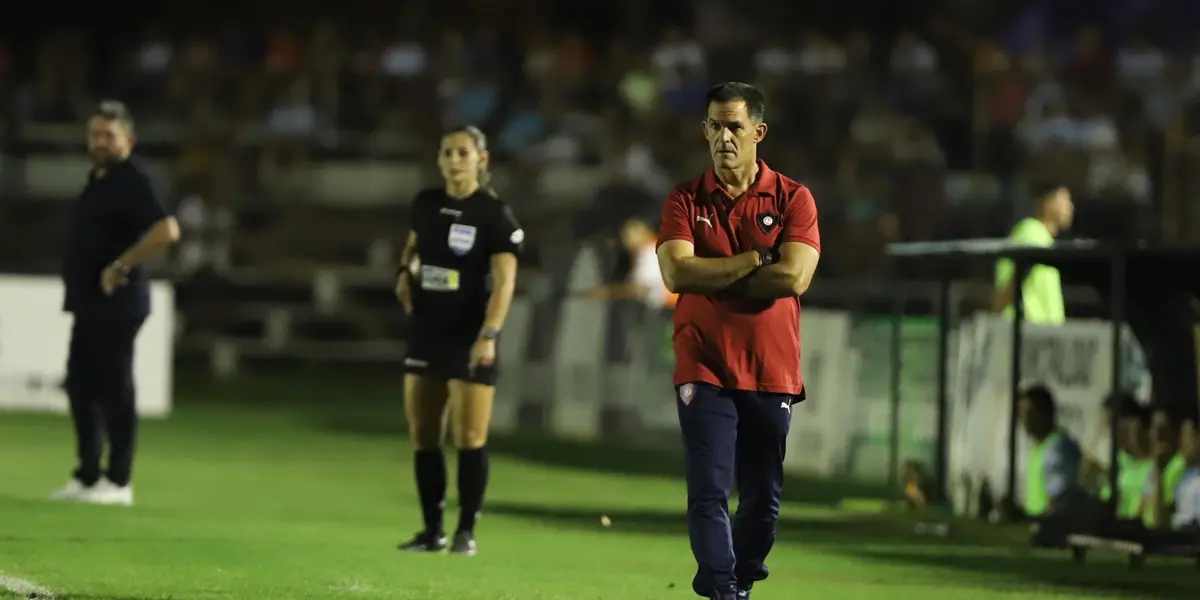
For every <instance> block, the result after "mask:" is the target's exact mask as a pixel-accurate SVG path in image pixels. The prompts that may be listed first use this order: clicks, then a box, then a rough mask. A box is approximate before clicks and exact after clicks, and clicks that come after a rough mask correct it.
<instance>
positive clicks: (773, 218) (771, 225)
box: [754, 212, 780, 233]
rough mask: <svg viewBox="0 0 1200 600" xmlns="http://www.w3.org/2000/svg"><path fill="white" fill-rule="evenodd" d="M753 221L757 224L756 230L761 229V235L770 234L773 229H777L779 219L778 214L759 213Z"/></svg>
mask: <svg viewBox="0 0 1200 600" xmlns="http://www.w3.org/2000/svg"><path fill="white" fill-rule="evenodd" d="M754 220H755V222H756V223H758V228H759V229H761V230H762V232H763V233H771V231H772V230H773V229H775V228H776V227H779V221H780V217H779V214H778V213H773V212H766V213H759V215H758V217H756V218H755V219H754Z"/></svg>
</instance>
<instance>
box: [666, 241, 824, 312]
mask: <svg viewBox="0 0 1200 600" xmlns="http://www.w3.org/2000/svg"><path fill="white" fill-rule="evenodd" d="M820 258H821V255H820V253H818V252H817V249H816V248H813V247H812V246H810V245H808V244H806V243H804V242H784V243H783V244H781V245H780V246H779V262H776V263H775V264H771V265H766V266H763V265H762V261H761V260H760V255H759V253H758V252H755V251H750V252H743V253H741V254H738V255H736V256H730V257H727V258H699V257H697V256H696V247H695V245H694V244H693V243H692V242H689V241H687V240H670V241H667V242H664V243H663V245H661V246H659V248H658V263H659V266H661V267H662V273H663V282H664V283H666V285H667V289H668V290H670V291H671V292H672V293H675V294H711V293H714V292H720V291H728V292H732V293H736V294H737V295H739V296H746V297H749V298H764V299H771V298H787V297H789V296H801V295H803V294H804V292H806V291H808V286H809V284H810V283H811V282H812V276H813V273H814V272H816V270H817V262H818V261H819V259H820Z"/></svg>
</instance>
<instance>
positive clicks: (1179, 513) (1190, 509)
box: [1171, 419, 1200, 533]
mask: <svg viewBox="0 0 1200 600" xmlns="http://www.w3.org/2000/svg"><path fill="white" fill-rule="evenodd" d="M1179 431H1180V433H1179V454H1180V456H1182V457H1183V462H1184V465H1185V468H1184V470H1183V474H1182V475H1180V477H1179V485H1177V486H1176V488H1175V514H1174V516H1173V517H1172V518H1171V525H1172V526H1174V527H1175V529H1182V530H1190V531H1192V532H1193V533H1200V437H1198V435H1197V431H1196V421H1194V420H1192V419H1187V420H1185V421H1184V422H1183V425H1182V426H1181V427H1180V430H1179Z"/></svg>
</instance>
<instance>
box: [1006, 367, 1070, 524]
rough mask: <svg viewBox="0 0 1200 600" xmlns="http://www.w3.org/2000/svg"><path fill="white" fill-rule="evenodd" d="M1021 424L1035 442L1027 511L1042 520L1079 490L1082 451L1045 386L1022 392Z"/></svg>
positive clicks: (1029, 466)
mask: <svg viewBox="0 0 1200 600" xmlns="http://www.w3.org/2000/svg"><path fill="white" fill-rule="evenodd" d="M1019 406H1020V411H1019V416H1020V420H1021V427H1022V429H1024V430H1025V434H1026V435H1028V436H1029V437H1030V439H1031V440H1032V441H1033V444H1034V445H1033V448H1031V449H1030V451H1029V458H1028V462H1027V464H1026V466H1025V499H1024V505H1023V508H1024V510H1025V514H1026V515H1028V516H1029V517H1032V518H1035V519H1041V518H1044V517H1047V516H1049V515H1051V514H1052V513H1054V512H1058V511H1061V510H1063V508H1064V504H1066V503H1067V502H1068V500H1069V499H1070V498H1071V497H1073V494H1072V492H1074V491H1076V490H1077V489H1078V486H1077V482H1078V481H1079V469H1080V464H1081V463H1082V460H1083V454H1082V453H1081V452H1080V450H1079V444H1077V443H1076V442H1075V440H1074V439H1072V438H1071V436H1070V435H1069V434H1068V433H1067V432H1066V431H1064V430H1063V429H1061V428H1060V427H1059V426H1058V419H1057V412H1058V411H1057V407H1056V405H1055V402H1054V395H1053V394H1051V392H1050V390H1049V389H1047V388H1046V387H1045V386H1040V385H1039V386H1034V387H1031V388H1029V389H1027V390H1025V392H1024V393H1023V394H1021V401H1020V405H1019Z"/></svg>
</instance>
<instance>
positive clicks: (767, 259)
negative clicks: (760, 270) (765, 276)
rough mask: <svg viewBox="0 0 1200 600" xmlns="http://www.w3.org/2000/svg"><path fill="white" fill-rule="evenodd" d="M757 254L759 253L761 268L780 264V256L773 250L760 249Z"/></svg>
mask: <svg viewBox="0 0 1200 600" xmlns="http://www.w3.org/2000/svg"><path fill="white" fill-rule="evenodd" d="M755 252H757V253H758V264H759V266H761V267H765V266H767V265H773V264H775V263H777V262H779V254H778V253H777V252H776V250H775V249H773V248H759V249H757V250H755Z"/></svg>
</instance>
